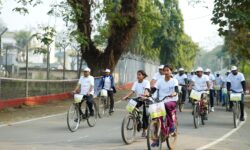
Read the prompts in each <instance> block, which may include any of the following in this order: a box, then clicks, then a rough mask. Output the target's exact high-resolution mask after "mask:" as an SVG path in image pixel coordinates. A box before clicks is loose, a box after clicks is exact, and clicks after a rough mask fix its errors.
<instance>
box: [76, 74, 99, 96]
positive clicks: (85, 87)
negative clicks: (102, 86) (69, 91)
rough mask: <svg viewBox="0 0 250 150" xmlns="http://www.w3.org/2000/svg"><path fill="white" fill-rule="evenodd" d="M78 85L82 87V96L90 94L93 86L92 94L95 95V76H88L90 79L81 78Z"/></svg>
mask: <svg viewBox="0 0 250 150" xmlns="http://www.w3.org/2000/svg"><path fill="white" fill-rule="evenodd" d="M78 84H80V85H81V92H80V94H81V95H86V94H88V92H89V90H90V87H91V86H93V88H92V90H91V91H90V94H91V95H94V85H95V79H94V77H93V76H88V77H84V76H81V77H80V79H79V81H78Z"/></svg>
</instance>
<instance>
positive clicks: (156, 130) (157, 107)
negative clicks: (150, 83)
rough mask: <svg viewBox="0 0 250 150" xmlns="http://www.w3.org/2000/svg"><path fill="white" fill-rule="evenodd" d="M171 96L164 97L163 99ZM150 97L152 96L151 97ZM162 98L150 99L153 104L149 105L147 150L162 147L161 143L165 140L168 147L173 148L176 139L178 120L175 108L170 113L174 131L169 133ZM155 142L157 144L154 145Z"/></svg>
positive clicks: (168, 124)
mask: <svg viewBox="0 0 250 150" xmlns="http://www.w3.org/2000/svg"><path fill="white" fill-rule="evenodd" d="M167 98H172V97H169V96H167V97H165V98H164V99H163V100H165V99H167ZM151 99H152V98H151ZM163 100H161V101H160V100H153V99H152V100H151V101H154V103H153V104H151V105H149V113H150V119H149V127H148V130H147V147H148V150H152V149H159V150H161V149H162V143H163V142H165V141H166V144H167V147H168V148H169V149H174V148H175V145H176V141H177V131H178V122H177V117H176V109H174V110H173V111H172V112H171V113H172V114H171V116H172V118H173V121H174V125H175V129H176V130H175V131H174V132H173V133H172V134H170V131H169V130H170V123H169V120H168V119H167V118H166V117H165V116H166V109H165V102H164V101H163ZM155 143H157V145H154V144H155Z"/></svg>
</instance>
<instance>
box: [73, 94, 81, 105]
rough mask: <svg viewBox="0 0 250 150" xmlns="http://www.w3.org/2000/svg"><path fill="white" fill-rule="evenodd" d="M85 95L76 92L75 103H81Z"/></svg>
mask: <svg viewBox="0 0 250 150" xmlns="http://www.w3.org/2000/svg"><path fill="white" fill-rule="evenodd" d="M82 98H83V95H80V94H75V95H74V101H75V103H80V102H81V101H82Z"/></svg>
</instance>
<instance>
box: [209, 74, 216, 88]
mask: <svg viewBox="0 0 250 150" xmlns="http://www.w3.org/2000/svg"><path fill="white" fill-rule="evenodd" d="M208 78H209V85H210V89H213V88H214V81H215V77H214V75H213V74H211V73H210V74H209V76H208Z"/></svg>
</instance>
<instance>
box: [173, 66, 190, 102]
mask: <svg viewBox="0 0 250 150" xmlns="http://www.w3.org/2000/svg"><path fill="white" fill-rule="evenodd" d="M175 79H176V80H178V83H179V86H181V92H182V97H179V99H181V102H182V103H184V102H185V100H186V95H187V83H188V79H187V75H186V74H185V73H184V69H183V68H180V69H179V74H177V75H175Z"/></svg>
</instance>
